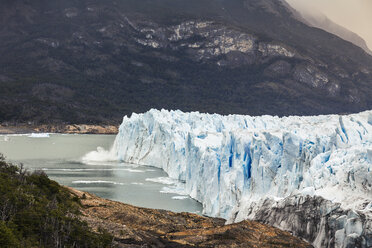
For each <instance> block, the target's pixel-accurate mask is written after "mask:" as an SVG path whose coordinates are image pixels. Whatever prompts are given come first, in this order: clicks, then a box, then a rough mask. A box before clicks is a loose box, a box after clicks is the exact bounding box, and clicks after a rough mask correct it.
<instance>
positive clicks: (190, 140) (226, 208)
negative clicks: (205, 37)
mask: <svg viewBox="0 0 372 248" xmlns="http://www.w3.org/2000/svg"><path fill="white" fill-rule="evenodd" d="M110 154H111V155H110V156H113V157H114V158H115V159H118V160H120V161H124V162H128V163H135V164H140V165H151V166H155V167H159V168H162V169H163V170H164V171H166V172H167V173H168V175H169V177H171V178H173V179H178V180H180V181H183V182H185V184H186V192H187V194H189V195H190V196H191V197H192V198H194V199H196V200H198V201H199V202H201V203H202V204H203V209H204V210H203V211H204V214H207V215H210V216H218V217H223V218H225V219H227V220H229V221H230V222H233V221H240V220H243V219H247V218H248V219H257V216H256V214H257V213H258V212H259V211H260V208H262V207H263V205H264V204H265V202H266V204H267V202H268V201H267V200H270V204H274V205H275V204H276V206H277V205H278V204H279V205H280V204H282V203H283V202H284V200H285V199H287V198H288V197H294V196H296V197H298V196H301V197H321V198H322V199H326V200H328V201H329V202H330V203H332V204H336V205H337V206H339V207H340V208H342V209H349V210H352V211H359V212H358V213H363V214H366V216H367V217H366V218H367V219H368V223H364V222H363V223H364V224H363V225H368V228H370V229H371V230H372V224H371V222H370V220H371V218H372V217H371V216H372V214H371V213H372V111H366V112H362V113H359V114H351V115H324V116H307V117H299V116H290V117H282V118H279V117H276V116H260V117H252V116H243V115H229V116H221V115H217V114H201V113H198V112H191V113H184V112H181V111H166V110H161V111H159V110H154V109H152V110H150V111H148V112H146V113H144V114H132V116H130V117H127V116H126V117H124V119H123V123H122V124H121V126H120V129H119V133H118V135H117V137H116V140H115V143H114V146H113V148H112V150H111V151H110ZM306 199H307V198H306ZM332 204H331V205H332ZM327 206H328V205H327ZM328 208H329V209H331V210H332V211H333V210H334V207H328ZM261 210H262V209H261ZM331 210H329V211H331ZM327 211H328V210H327ZM350 218H351V217H350ZM350 218H349V219H350ZM347 220H348V219H347V218H346V221H345V224H344V226H342V228H339V229H335V231H337V230H338V231H340V230H343V231H342V232H343V233H341V231H340V232H339V233H338V234H337V235H338V236H337V237H338V239H336V241H337V242H338V243H337V242H336V247H343V246H346V245H347V244H349V243H350V242H351V241H350V240H351V239H352V238H353V237H354V236H355V233H354V232H352V231H351V232H349V233H347V230H346V229H347V226H346V224H347V223H346V222H347ZM273 224H274V225H277V226H281V227H283V228H284V229H290V228H286V225H284V224H283V223H273ZM283 225H284V226H283ZM358 228H359V227H358ZM365 228H367V227H365ZM365 228H364V229H365ZM368 228H367V229H368ZM353 230H354V229H353ZM371 230H369V231H371ZM369 231H368V232H369ZM318 232H319V235H320V236H324V235H325V234H321V232H322V230H320V228H319V230H318ZM355 232H357V233H358V232H359V230H357V231H355ZM367 234H368V235H370V233H367ZM319 235H318V236H317V237H316V240H310V241H311V242H312V243H313V244H315V246H317V247H320V246H322V242H326V241H324V237H323V238H322V237H319ZM353 235H354V236H353ZM359 235H362V234H361V233H359ZM368 235H367V236H365V237H367V239H368V237H370V238H371V240H370V241H369V240H367V241H363V242H365V243H364V244H370V243H368V242H371V244H372V236H371V235H370V236H368ZM349 236H350V237H349ZM309 239H310V238H309ZM314 239H315V238H314ZM364 239H366V238H364ZM332 240H333V241H332V242H333V244H335V243H334V242H335V239H334V238H333V239H332ZM329 242H331V241H329ZM337 244H338V245H337ZM331 246H332V245H330V247H331Z"/></svg>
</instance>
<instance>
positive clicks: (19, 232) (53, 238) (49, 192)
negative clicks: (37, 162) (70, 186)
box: [0, 154, 113, 248]
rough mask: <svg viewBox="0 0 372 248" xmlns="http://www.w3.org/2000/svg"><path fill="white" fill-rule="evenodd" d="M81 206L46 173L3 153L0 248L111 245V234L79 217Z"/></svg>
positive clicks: (1, 162)
mask: <svg viewBox="0 0 372 248" xmlns="http://www.w3.org/2000/svg"><path fill="white" fill-rule="evenodd" d="M79 206H80V205H79V199H78V198H76V197H73V196H72V195H71V194H70V193H69V192H68V190H67V189H65V188H63V187H61V186H60V185H59V184H58V183H56V182H54V181H52V180H50V179H49V178H48V177H47V176H46V174H45V173H43V172H34V173H29V172H27V171H26V170H24V169H23V168H22V167H21V168H19V167H17V166H15V165H12V164H9V163H7V162H5V160H4V157H3V156H2V155H1V154H0V247H4V248H5V247H12V248H13V247H112V240H113V239H112V237H111V236H110V235H109V234H107V233H106V232H105V231H102V232H101V233H94V232H93V231H91V230H90V229H89V227H88V225H87V224H86V223H85V222H82V221H80V220H79V218H78V216H79V214H80V212H79Z"/></svg>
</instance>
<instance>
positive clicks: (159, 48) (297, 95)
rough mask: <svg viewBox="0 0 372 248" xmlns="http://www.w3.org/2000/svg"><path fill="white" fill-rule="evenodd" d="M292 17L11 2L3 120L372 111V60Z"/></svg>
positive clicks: (0, 78)
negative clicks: (171, 112) (166, 112)
mask: <svg viewBox="0 0 372 248" xmlns="http://www.w3.org/2000/svg"><path fill="white" fill-rule="evenodd" d="M292 15H293V14H292V11H291V10H289V9H288V8H287V6H286V5H285V4H282V3H281V2H280V1H275V0H264V1H262V0H260V1H258V0H250V1H248V0H246V1H243V0H229V1H228V0H189V1H185V0H151V1H150V0H141V1H138V0H121V1H114V0H105V1H103V0H101V1H100V0H79V1H73V0H66V1H56V0H50V1H44V0H33V1H27V0H15V1H5V2H4V3H2V7H1V8H0V23H1V26H0V54H1V56H0V85H1V91H0V121H17V122H24V121H36V122H75V123H76V122H88V123H97V122H98V123H103V122H120V119H121V117H122V116H123V115H124V114H130V113H131V112H133V111H135V112H143V111H146V110H148V109H149V108H168V109H176V108H178V109H181V110H184V111H191V110H198V111H205V112H218V113H222V114H227V113H240V114H252V115H260V114H277V115H290V114H300V115H302V114H325V113H346V112H356V111H361V110H365V109H371V108H372V87H371V84H372V57H371V56H369V55H368V54H366V53H365V52H364V51H363V50H362V49H361V48H359V47H357V46H354V45H352V44H351V43H349V42H347V41H344V40H342V39H340V38H339V37H337V36H334V35H332V34H329V33H327V32H325V31H322V30H320V29H317V28H311V27H309V26H306V25H305V24H304V23H302V22H300V21H298V20H297V19H296V18H295V17H293V16H292Z"/></svg>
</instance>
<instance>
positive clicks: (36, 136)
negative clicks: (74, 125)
mask: <svg viewBox="0 0 372 248" xmlns="http://www.w3.org/2000/svg"><path fill="white" fill-rule="evenodd" d="M28 137H29V138H49V137H50V135H49V133H32V134H30V135H28Z"/></svg>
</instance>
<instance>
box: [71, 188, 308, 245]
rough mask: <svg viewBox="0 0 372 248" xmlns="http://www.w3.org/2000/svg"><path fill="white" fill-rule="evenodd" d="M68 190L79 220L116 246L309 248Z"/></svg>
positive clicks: (260, 227) (252, 229)
mask: <svg viewBox="0 0 372 248" xmlns="http://www.w3.org/2000/svg"><path fill="white" fill-rule="evenodd" d="M68 189H69V190H70V192H71V193H72V194H73V195H75V196H77V197H78V198H79V199H80V201H81V203H82V209H81V212H82V215H83V217H82V220H84V221H86V222H87V223H88V225H89V226H90V227H92V228H93V229H95V230H98V229H106V230H107V231H109V232H110V233H111V234H112V235H113V236H114V238H115V240H116V242H117V245H118V246H119V247H221V248H222V247H257V248H258V247H277V248H279V247H296V248H297V247H298V248H302V247H303V248H305V247H306V248H310V247H312V246H311V245H309V244H307V243H306V242H304V241H302V240H300V239H298V238H295V237H293V236H291V235H290V233H288V232H285V231H281V230H279V229H276V228H273V227H270V226H267V225H264V224H260V223H258V222H254V221H243V222H241V223H236V224H232V225H224V223H225V220H223V219H219V218H207V217H202V216H199V215H196V214H190V213H173V212H170V211H165V210H154V209H146V208H139V207H134V206H131V205H127V204H124V203H120V202H115V201H110V200H106V199H102V198H99V197H97V196H95V195H93V194H89V193H86V192H81V191H78V190H76V189H73V188H68Z"/></svg>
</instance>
